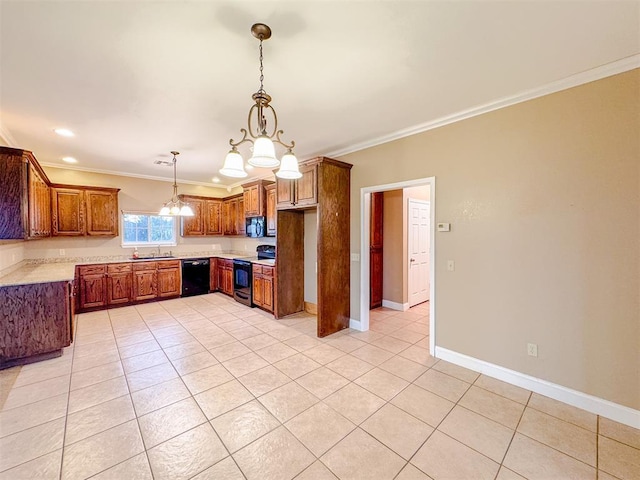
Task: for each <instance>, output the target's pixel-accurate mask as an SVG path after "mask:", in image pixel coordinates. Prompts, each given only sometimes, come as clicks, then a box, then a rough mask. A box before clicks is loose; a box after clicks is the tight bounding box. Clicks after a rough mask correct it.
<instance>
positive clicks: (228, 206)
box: [222, 198, 238, 235]
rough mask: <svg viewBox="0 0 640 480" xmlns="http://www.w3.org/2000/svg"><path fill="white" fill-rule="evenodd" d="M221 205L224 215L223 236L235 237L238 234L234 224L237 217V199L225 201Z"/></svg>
mask: <svg viewBox="0 0 640 480" xmlns="http://www.w3.org/2000/svg"><path fill="white" fill-rule="evenodd" d="M222 205H223V213H224V234H225V235H236V234H237V232H238V226H237V224H236V222H237V217H238V199H237V198H234V199H232V200H225V201H224V202H223V204H222Z"/></svg>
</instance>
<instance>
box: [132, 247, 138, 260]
mask: <svg viewBox="0 0 640 480" xmlns="http://www.w3.org/2000/svg"><path fill="white" fill-rule="evenodd" d="M138 257H139V255H138V247H135V248H134V249H133V258H138Z"/></svg>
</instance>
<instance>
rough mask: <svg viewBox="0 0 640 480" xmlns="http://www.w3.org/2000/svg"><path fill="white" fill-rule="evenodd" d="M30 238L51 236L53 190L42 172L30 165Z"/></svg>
mask: <svg viewBox="0 0 640 480" xmlns="http://www.w3.org/2000/svg"><path fill="white" fill-rule="evenodd" d="M28 181H29V186H28V187H27V190H28V192H29V202H28V210H29V237H30V238H39V237H49V236H51V189H50V188H49V185H48V184H47V182H45V181H44V179H43V178H42V176H41V175H40V172H38V170H37V169H36V168H35V167H34V166H33V164H32V163H31V162H30V163H29V171H28Z"/></svg>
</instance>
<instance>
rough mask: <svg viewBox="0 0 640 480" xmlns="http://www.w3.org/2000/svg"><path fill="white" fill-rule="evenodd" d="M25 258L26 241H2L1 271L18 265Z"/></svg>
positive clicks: (0, 251) (0, 245)
mask: <svg viewBox="0 0 640 480" xmlns="http://www.w3.org/2000/svg"><path fill="white" fill-rule="evenodd" d="M23 259H24V242H21V241H14V240H2V241H0V273H1V272H2V271H3V270H5V269H7V268H10V267H12V266H13V265H17V264H18V263H20V262H21V261H22V260H23Z"/></svg>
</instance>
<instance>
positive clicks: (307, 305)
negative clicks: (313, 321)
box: [304, 302, 318, 315]
mask: <svg viewBox="0 0 640 480" xmlns="http://www.w3.org/2000/svg"><path fill="white" fill-rule="evenodd" d="M304 311H305V312H307V313H310V314H311V315H317V314H318V305H316V304H315V303H311V302H304Z"/></svg>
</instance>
